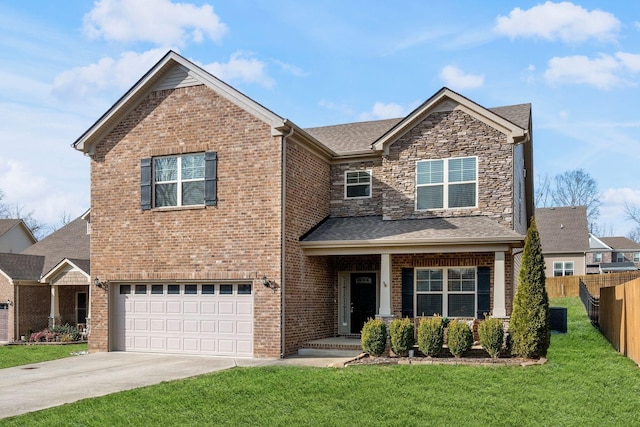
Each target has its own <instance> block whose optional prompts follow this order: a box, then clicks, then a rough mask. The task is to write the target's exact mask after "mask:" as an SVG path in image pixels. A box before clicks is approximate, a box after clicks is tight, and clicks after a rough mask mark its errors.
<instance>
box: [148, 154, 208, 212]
mask: <svg viewBox="0 0 640 427" xmlns="http://www.w3.org/2000/svg"><path fill="white" fill-rule="evenodd" d="M153 184H154V206H155V207H166V206H193V205H203V204H204V153H199V154H188V155H183V156H170V157H156V158H154V159H153Z"/></svg>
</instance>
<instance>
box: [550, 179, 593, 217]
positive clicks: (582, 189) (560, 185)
mask: <svg viewBox="0 0 640 427" xmlns="http://www.w3.org/2000/svg"><path fill="white" fill-rule="evenodd" d="M554 183H555V188H554V190H553V192H552V200H553V204H554V206H586V207H587V221H588V222H589V228H590V229H593V227H594V226H595V222H596V220H597V219H598V217H599V216H600V206H601V205H602V203H601V202H600V193H599V191H598V183H597V182H596V180H595V179H593V178H592V177H591V175H589V174H588V173H587V172H585V170H584V169H575V170H572V171H567V172H565V173H562V174H559V175H556V176H555V177H554Z"/></svg>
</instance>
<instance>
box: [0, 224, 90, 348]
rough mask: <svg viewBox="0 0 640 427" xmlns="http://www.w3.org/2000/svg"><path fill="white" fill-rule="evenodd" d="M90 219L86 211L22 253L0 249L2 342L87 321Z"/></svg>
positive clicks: (0, 337) (0, 321)
mask: <svg viewBox="0 0 640 427" xmlns="http://www.w3.org/2000/svg"><path fill="white" fill-rule="evenodd" d="M87 220H88V214H85V215H83V216H82V217H80V218H78V219H76V220H75V221H72V222H70V223H69V224H67V225H65V226H64V227H62V228H60V229H59V230H57V231H55V232H54V233H52V234H50V235H49V236H47V237H45V238H44V239H42V240H41V241H39V242H37V243H35V244H34V245H32V246H30V247H29V248H27V249H26V250H24V251H23V252H22V253H20V254H12V253H0V341H13V340H18V339H20V337H21V336H23V335H27V334H28V332H29V331H32V332H36V331H39V330H42V329H44V328H46V327H51V326H54V325H64V324H67V323H68V324H70V325H74V326H76V325H78V324H80V325H84V324H86V318H87V313H88V309H89V307H88V304H89V295H88V292H89V286H88V285H89V283H90V280H91V275H90V274H89V234H88V228H87ZM3 325H4V327H3Z"/></svg>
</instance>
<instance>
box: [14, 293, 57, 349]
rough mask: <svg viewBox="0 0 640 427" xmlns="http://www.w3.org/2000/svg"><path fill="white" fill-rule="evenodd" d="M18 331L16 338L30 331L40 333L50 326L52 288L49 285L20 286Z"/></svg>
mask: <svg viewBox="0 0 640 427" xmlns="http://www.w3.org/2000/svg"><path fill="white" fill-rule="evenodd" d="M18 311H19V313H18V331H17V333H16V338H19V337H20V336H21V335H27V332H28V331H31V332H38V331H41V330H43V329H45V328H47V327H48V326H49V314H50V311H51V287H50V286H49V285H19V286H18Z"/></svg>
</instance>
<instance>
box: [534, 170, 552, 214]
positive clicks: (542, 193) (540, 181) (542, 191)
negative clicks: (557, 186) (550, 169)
mask: <svg viewBox="0 0 640 427" xmlns="http://www.w3.org/2000/svg"><path fill="white" fill-rule="evenodd" d="M534 197H535V205H536V207H538V208H547V207H550V206H551V202H552V200H551V178H549V175H548V174H546V173H545V174H544V175H541V174H538V175H537V176H536V185H535V196H534Z"/></svg>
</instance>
